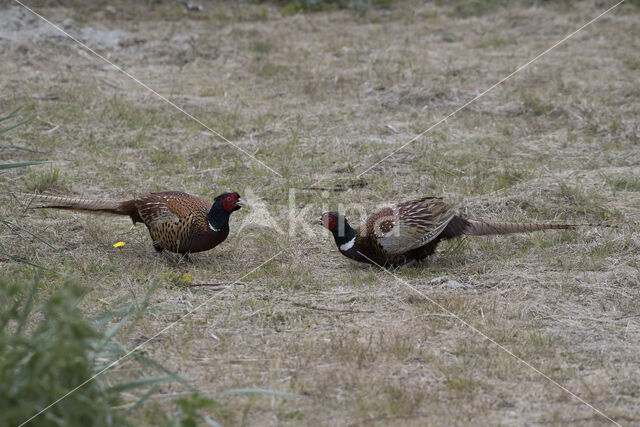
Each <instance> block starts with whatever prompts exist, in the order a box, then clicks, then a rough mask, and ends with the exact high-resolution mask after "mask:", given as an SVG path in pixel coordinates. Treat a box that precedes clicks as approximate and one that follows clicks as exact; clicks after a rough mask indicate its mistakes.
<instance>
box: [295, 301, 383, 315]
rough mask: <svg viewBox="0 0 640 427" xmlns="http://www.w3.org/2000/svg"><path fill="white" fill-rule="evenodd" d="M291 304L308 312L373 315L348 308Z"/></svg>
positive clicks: (371, 311)
mask: <svg viewBox="0 0 640 427" xmlns="http://www.w3.org/2000/svg"><path fill="white" fill-rule="evenodd" d="M291 304H292V305H294V306H296V307H302V308H308V309H309V310H318V311H331V312H334V313H375V311H374V310H357V309H350V308H331V307H318V306H316V305H311V304H308V303H302V302H295V301H291Z"/></svg>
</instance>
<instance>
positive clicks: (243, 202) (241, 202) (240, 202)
mask: <svg viewBox="0 0 640 427" xmlns="http://www.w3.org/2000/svg"><path fill="white" fill-rule="evenodd" d="M248 206H249V204H248V203H247V201H246V200H244V199H243V198H242V197H240V198H239V199H238V201H237V202H236V204H235V206H234V207H237V208H242V207H248Z"/></svg>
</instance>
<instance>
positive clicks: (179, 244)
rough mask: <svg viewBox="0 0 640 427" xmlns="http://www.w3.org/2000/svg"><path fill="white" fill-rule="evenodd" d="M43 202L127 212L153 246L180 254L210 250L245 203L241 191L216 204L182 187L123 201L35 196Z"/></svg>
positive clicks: (221, 197)
mask: <svg viewBox="0 0 640 427" xmlns="http://www.w3.org/2000/svg"><path fill="white" fill-rule="evenodd" d="M34 200H35V201H36V202H38V203H44V204H43V205H41V206H34V207H35V208H55V209H71V210H75V211H85V212H94V213H106V214H114V215H128V216H129V217H130V218H131V220H132V221H133V223H134V224H135V223H137V222H142V223H144V225H146V226H147V228H148V229H149V234H150V235H151V238H152V239H153V247H154V248H155V249H156V250H157V251H158V252H162V251H165V250H166V251H169V252H176V253H180V254H189V253H193V252H202V251H207V250H209V249H211V248H214V247H216V246H218V245H219V244H220V243H222V242H223V241H224V240H225V239H226V238H227V236H228V235H229V216H230V215H231V212H234V211H237V210H238V209H240V207H241V206H244V202H243V200H242V199H241V198H240V195H239V194H238V193H223V194H221V195H219V196H218V197H216V198H215V200H214V202H213V205H211V203H209V202H207V201H206V200H204V199H201V198H200V197H197V196H193V195H191V194H187V193H182V192H179V191H165V192H162V193H151V194H149V195H148V196H144V197H140V198H137V199H132V200H125V201H122V202H119V201H115V200H84V199H72V198H66V197H56V196H44V195H38V196H35V198H34Z"/></svg>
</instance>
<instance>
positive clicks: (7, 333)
mask: <svg viewBox="0 0 640 427" xmlns="http://www.w3.org/2000/svg"><path fill="white" fill-rule="evenodd" d="M38 271H39V270H38ZM40 285H41V281H40V277H39V274H38V273H36V275H35V278H34V280H33V283H32V284H31V286H29V285H28V283H24V282H21V281H16V280H9V279H7V278H0V425H19V424H21V423H23V422H25V421H27V420H28V419H30V418H31V417H32V416H34V415H36V414H38V413H39V412H40V411H42V410H44V409H46V410H45V411H44V412H43V413H42V414H40V415H39V416H38V418H37V423H38V425H51V426H55V425H123V424H127V418H126V415H127V413H125V412H123V411H120V410H117V409H114V406H115V405H117V404H120V403H122V393H124V392H127V393H128V394H127V396H130V395H131V393H132V391H133V390H136V389H149V390H148V391H147V392H146V393H144V394H143V395H142V397H140V398H139V399H138V401H136V402H134V404H133V405H132V406H131V408H130V410H133V409H135V408H137V407H139V406H140V405H141V404H142V403H144V401H146V400H147V399H148V398H149V397H150V396H151V395H152V394H153V392H155V390H157V385H158V384H159V383H162V382H167V381H182V382H183V380H181V379H180V378H179V377H177V376H176V375H174V374H173V373H171V372H169V371H168V370H167V369H166V368H164V367H162V366H161V365H159V364H158V363H156V362H154V361H152V360H150V359H148V358H146V357H145V356H143V355H141V354H139V353H132V355H131V358H133V359H134V360H136V361H137V362H138V364H139V367H140V370H139V371H140V377H139V378H134V379H131V378H130V377H129V376H130V371H129V372H128V374H127V378H126V379H124V380H122V379H120V378H118V374H117V373H115V374H112V373H109V374H108V375H104V376H103V375H100V376H97V375H98V374H100V373H101V372H102V371H103V370H104V368H105V367H107V366H109V365H110V364H112V363H113V362H112V361H114V360H117V359H118V358H119V357H122V356H123V355H124V354H126V351H127V349H126V346H124V345H123V344H122V343H121V342H119V341H118V340H117V339H116V335H117V333H118V332H119V331H121V329H122V327H123V326H124V325H125V324H127V323H128V322H130V321H131V320H132V319H134V318H135V317H136V316H138V315H139V314H140V313H142V312H143V311H144V310H145V308H146V300H147V298H148V295H147V297H145V298H142V299H138V300H135V301H133V302H131V303H129V304H126V305H124V306H122V307H120V308H118V309H117V310H115V311H112V312H109V313H106V314H103V315H101V316H99V317H98V318H95V319H87V318H86V317H85V316H84V314H83V313H82V311H81V310H80V308H79V304H80V303H81V301H82V300H83V298H84V296H85V295H86V293H87V290H86V288H84V287H81V286H79V285H78V284H77V283H76V282H75V281H73V280H71V279H65V280H63V281H62V282H60V284H59V286H58V287H57V288H56V289H55V290H54V291H53V292H52V293H50V294H48V295H42V292H41V286H40ZM116 319H117V321H116ZM145 372H151V373H152V375H147V374H145ZM90 379H91V380H90ZM87 380H90V381H87ZM61 397H64V398H63V399H61V400H59V401H58V399H60V398H61ZM52 403H55V404H54V405H53V406H51V407H50V408H48V406H49V405H50V404H52ZM47 408H48V409H47Z"/></svg>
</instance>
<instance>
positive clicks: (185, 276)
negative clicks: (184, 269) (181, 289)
mask: <svg viewBox="0 0 640 427" xmlns="http://www.w3.org/2000/svg"><path fill="white" fill-rule="evenodd" d="M179 280H180V281H181V282H183V283H191V282H193V276H192V275H190V274H189V273H184V274H183V275H182V276H180V279H179Z"/></svg>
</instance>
